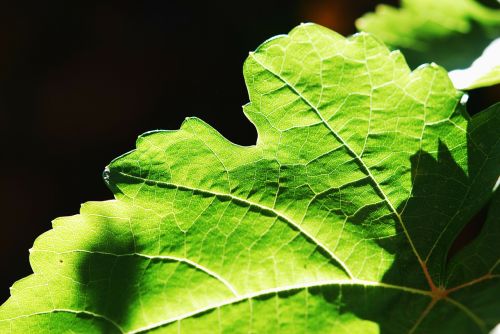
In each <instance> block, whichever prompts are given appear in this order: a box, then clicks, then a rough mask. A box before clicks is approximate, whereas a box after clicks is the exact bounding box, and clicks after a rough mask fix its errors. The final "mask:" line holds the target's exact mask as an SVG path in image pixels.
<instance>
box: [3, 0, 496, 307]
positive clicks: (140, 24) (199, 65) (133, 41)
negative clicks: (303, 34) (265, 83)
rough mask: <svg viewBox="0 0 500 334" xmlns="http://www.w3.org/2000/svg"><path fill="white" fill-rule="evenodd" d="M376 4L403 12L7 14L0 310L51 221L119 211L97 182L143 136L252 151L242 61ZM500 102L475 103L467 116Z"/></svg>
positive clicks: (343, 1)
mask: <svg viewBox="0 0 500 334" xmlns="http://www.w3.org/2000/svg"><path fill="white" fill-rule="evenodd" d="M436 1H438V0H436ZM380 2H384V3H391V4H397V1H396V0H394V1H370V0H356V1H352V0H337V1H335V0H282V1H273V0H265V1H260V0H251V1H234V0H233V1H197V2H195V1H187V0H183V1H172V0H163V1H160V0H155V1H153V0H150V1H124V0H122V1H115V2H103V1H100V2H99V3H92V2H91V1H85V2H83V1H82V2H78V1H67V0H64V1H63V0H56V1H40V2H25V1H2V2H1V3H0V136H1V140H2V142H1V145H2V146H1V149H2V151H1V160H0V161H1V163H0V182H1V183H0V184H1V190H0V213H1V221H0V304H1V303H2V302H3V301H4V300H5V299H6V298H7V297H8V287H9V286H10V285H12V283H13V282H14V281H16V280H18V279H20V278H21V277H24V276H26V275H28V274H29V273H31V269H30V267H29V262H28V249H29V248H30V247H31V246H32V244H33V241H34V240H35V238H36V237H37V236H38V235H39V234H41V233H42V232H44V231H46V230H48V229H50V221H51V220H52V219H54V218H55V217H58V216H64V215H73V214H76V213H78V210H79V206H80V203H82V202H85V201H88V200H104V199H110V198H111V197H112V195H111V192H110V191H109V190H108V189H107V188H106V186H105V184H104V182H103V181H102V179H101V173H102V171H103V169H104V167H105V166H106V164H107V163H108V162H109V161H110V160H112V159H113V158H114V157H116V156H118V155H120V154H122V153H125V152H127V151H129V150H131V149H133V148H134V142H135V138H136V137H137V136H138V135H139V134H141V133H143V132H145V131H148V130H152V129H157V128H162V129H177V128H178V127H179V126H180V124H181V122H182V120H183V119H184V118H185V117H187V116H198V117H200V118H202V119H204V120H205V121H207V122H208V123H209V124H211V125H212V126H214V127H215V128H216V129H218V130H219V131H220V132H221V133H222V134H223V135H224V136H226V137H227V138H229V139H230V140H232V141H234V142H236V143H238V144H243V145H249V144H253V143H255V139H256V132H255V130H254V128H253V126H252V125H251V124H250V123H249V122H248V121H247V120H246V119H245V117H244V116H243V113H242V112H241V106H242V105H243V104H245V103H246V102H247V100H248V97H247V93H246V88H245V85H244V83H243V76H242V64H243V61H244V60H245V58H246V56H247V55H248V51H250V50H253V49H255V48H256V47H257V46H258V45H259V44H260V43H262V42H263V41H264V40H266V39H267V38H269V37H271V36H274V35H277V34H282V33H287V32H288V31H289V30H290V29H292V28H293V27H294V26H296V25H298V24H299V23H301V22H308V21H313V22H316V23H320V24H322V25H325V26H328V27H330V28H333V29H334V30H336V31H338V32H340V33H342V34H344V35H348V34H352V33H354V32H355V28H354V20H355V19H356V18H357V17H359V16H361V15H362V14H363V13H365V12H367V11H371V10H373V9H374V7H375V5H376V4H377V3H380ZM498 92H499V89H498V86H497V87H494V88H489V89H482V90H478V91H476V92H474V94H473V95H472V97H471V100H470V101H471V107H470V108H471V109H472V111H477V110H480V109H481V108H483V107H485V106H488V105H490V104H491V103H492V102H494V101H498V100H499V95H498Z"/></svg>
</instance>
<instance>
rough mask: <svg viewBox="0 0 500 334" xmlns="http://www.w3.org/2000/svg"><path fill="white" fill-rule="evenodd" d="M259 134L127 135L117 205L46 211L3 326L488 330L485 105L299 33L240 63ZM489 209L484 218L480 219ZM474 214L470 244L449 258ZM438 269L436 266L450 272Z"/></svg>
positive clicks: (2, 311)
mask: <svg viewBox="0 0 500 334" xmlns="http://www.w3.org/2000/svg"><path fill="white" fill-rule="evenodd" d="M244 75H245V80H246V84H247V87H248V91H249V95H250V101H251V102H250V103H249V104H247V105H246V106H245V107H244V112H245V114H246V115H247V117H248V118H249V119H250V120H251V121H252V122H253V124H255V126H256V128H257V132H258V141H257V144H256V145H255V146H250V147H242V146H238V145H235V144H232V143H230V142H229V141H227V140H226V139H224V138H223V137H222V136H221V135H220V134H219V133H218V132H217V131H216V130H214V129H213V128H211V127H210V126H209V125H207V124H206V123H204V122H203V121H201V120H199V119H196V118H189V119H187V120H186V121H185V122H184V123H183V124H182V126H181V128H180V130H177V131H154V132H149V133H146V134H144V135H142V136H140V137H139V139H138V141H137V148H136V150H134V151H132V152H130V153H128V154H125V155H123V156H121V157H119V158H117V159H115V160H114V161H112V162H111V163H110V165H109V166H108V167H107V169H106V171H105V173H104V178H105V180H106V182H107V184H108V185H109V187H110V188H111V190H112V191H113V193H114V194H115V197H116V199H115V200H110V201H106V202H90V203H86V204H84V205H83V206H82V208H81V212H80V214H79V215H76V216H72V217H65V218H59V219H56V220H55V221H54V223H53V226H54V228H53V229H52V230H51V231H49V232H47V233H45V234H43V235H42V236H40V237H39V238H38V239H37V241H36V242H35V245H34V247H33V249H32V250H31V254H30V261H31V265H32V267H33V271H34V274H33V275H31V276H29V277H27V278H25V279H23V280H21V281H19V282H17V283H15V285H14V286H13V287H12V296H11V297H10V299H9V300H8V301H7V302H6V303H5V304H3V305H2V306H1V308H0V332H1V333H28V332H36V333H60V332H77V333H93V332H96V333H98V332H103V333H171V332H172V333H179V332H182V333H204V332H205V333H213V332H224V333H249V332H252V333H258V332H266V333H267V332H268V333H274V332H281V333H406V332H412V333H476V332H487V331H488V330H489V329H491V328H493V327H494V326H495V324H496V323H498V322H499V321H500V317H499V314H498V308H499V307H500V305H499V304H500V302H499V300H498V298H497V297H498V295H499V293H500V286H499V284H498V282H499V281H498V278H499V277H500V266H498V263H499V248H498V247H497V246H496V244H497V240H498V237H499V236H500V226H499V225H500V224H499V217H500V215H499V212H498V209H499V208H500V205H499V203H498V202H499V195H498V192H495V191H494V187H495V184H496V181H497V179H498V166H499V163H500V161H499V160H500V141H499V140H498V126H499V125H500V124H499V123H500V118H499V115H500V114H499V111H500V110H498V109H500V106H499V105H497V106H495V107H492V108H491V109H489V110H486V111H484V112H482V113H480V114H478V115H477V116H475V117H474V118H472V119H470V118H469V117H468V116H467V114H466V112H465V111H464V107H463V105H461V104H460V99H461V93H459V92H457V91H456V90H455V88H454V87H453V85H452V83H451V82H450V80H449V78H448V75H447V73H446V71H445V70H444V69H442V68H440V67H438V66H436V65H429V66H425V67H421V68H419V69H417V70H415V71H414V72H411V71H410V69H409V68H408V66H407V65H406V63H405V61H404V59H403V57H402V56H401V54H400V53H399V52H397V51H396V52H389V50H388V49H387V48H386V47H385V46H384V45H383V44H381V43H380V42H379V41H378V40H377V39H375V38H373V37H372V36H370V35H369V34H365V33H362V34H358V35H356V36H353V37H350V38H347V39H346V38H344V37H342V36H340V35H338V34H336V33H334V32H332V31H330V30H328V29H326V28H323V27H320V26H317V25H313V24H307V25H301V26H299V27H297V28H295V29H294V30H293V31H292V32H290V34H289V35H287V36H278V37H276V38H273V39H270V40H269V41H267V42H265V43H264V44H263V45H261V46H260V47H259V48H258V49H257V50H256V51H255V52H253V53H251V54H250V56H249V57H248V59H247V60H246V62H245V65H244ZM488 208H489V209H488ZM480 210H483V211H485V210H486V211H489V214H488V218H487V219H486V222H485V226H484V228H483V230H482V232H481V233H480V235H479V236H478V237H477V238H476V239H475V240H474V241H473V242H472V243H471V244H470V245H468V246H467V247H465V248H463V249H462V250H461V251H460V252H459V253H458V254H456V255H454V256H450V255H449V249H450V247H451V246H452V245H453V243H454V240H455V238H456V236H457V235H458V234H459V233H460V231H461V230H462V228H463V227H464V226H465V225H466V224H467V222H468V221H469V220H470V219H472V218H473V217H474V216H475V215H476V214H477V213H478V212H479V211H480ZM447 257H450V259H449V261H448V260H447Z"/></svg>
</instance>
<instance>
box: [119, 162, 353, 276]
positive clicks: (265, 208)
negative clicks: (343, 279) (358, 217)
mask: <svg viewBox="0 0 500 334" xmlns="http://www.w3.org/2000/svg"><path fill="white" fill-rule="evenodd" d="M115 173H117V174H120V175H122V176H125V177H128V178H132V179H135V180H139V181H142V182H149V183H153V184H157V185H163V186H166V187H173V188H177V189H181V190H186V191H192V192H199V193H202V194H206V195H210V196H214V197H219V198H227V199H231V200H233V201H235V202H240V203H243V204H245V205H246V206H251V207H254V208H258V209H260V210H262V211H264V212H268V213H271V214H273V215H274V216H276V217H277V218H280V219H282V220H283V221H284V222H286V223H287V224H289V225H290V226H292V227H293V228H294V229H296V230H298V231H299V232H300V233H301V234H302V235H303V236H304V237H305V238H306V239H308V240H310V241H312V242H313V243H314V244H315V245H316V246H318V248H320V249H322V250H323V251H325V252H326V253H327V254H328V255H329V256H330V257H331V259H332V260H334V261H335V262H337V264H338V265H339V266H340V267H341V269H342V270H343V271H344V272H345V273H346V274H347V276H349V277H350V278H351V279H355V277H354V275H353V274H352V273H351V271H350V270H349V268H348V267H347V265H346V264H345V263H344V262H343V261H342V260H341V259H339V258H338V257H337V256H336V255H335V254H334V253H333V252H332V251H331V250H330V249H329V248H328V247H326V246H325V245H324V244H323V243H322V242H321V241H319V240H317V239H316V238H315V237H314V236H313V235H311V234H310V233H309V232H308V231H306V230H305V229H304V228H303V227H302V226H301V225H300V224H298V223H296V222H295V221H294V220H293V219H291V218H290V217H288V216H286V215H285V214H284V213H282V212H279V211H277V210H276V209H273V208H271V207H268V206H266V205H263V204H260V203H256V202H253V201H250V200H248V199H244V198H241V197H238V196H235V195H233V194H226V193H221V192H216V191H213V190H207V189H201V188H195V187H190V186H186V185H181V184H176V183H172V182H166V181H159V180H152V179H148V178H144V177H140V176H136V175H131V174H128V173H125V172H121V171H116V172H115Z"/></svg>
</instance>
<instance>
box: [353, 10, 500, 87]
mask: <svg viewBox="0 0 500 334" xmlns="http://www.w3.org/2000/svg"><path fill="white" fill-rule="evenodd" d="M356 26H357V27H358V29H359V30H362V31H367V32H370V33H373V34H375V35H377V36H378V37H379V38H380V39H382V40H383V41H384V42H385V43H386V44H388V45H390V46H392V47H394V48H399V49H401V50H402V51H403V52H404V54H405V57H406V59H407V60H408V62H409V64H410V65H411V66H412V67H416V66H418V65H420V64H423V63H429V62H436V63H438V64H440V65H442V66H444V67H445V68H446V69H448V70H457V69H461V70H466V72H461V73H459V74H455V75H454V76H453V75H452V76H451V77H452V81H453V83H454V84H455V87H456V88H457V89H473V88H478V87H484V86H491V85H494V84H498V83H500V57H498V56H497V55H498V49H497V51H491V53H492V56H491V57H489V58H487V59H483V60H482V61H479V64H478V63H476V64H475V65H473V62H474V61H475V60H476V59H478V58H479V57H480V56H481V53H482V51H483V50H485V48H486V47H488V45H490V49H491V48H492V46H493V44H490V43H492V42H493V41H494V40H495V39H496V38H498V37H499V36H500V9H496V10H495V9H491V8H487V7H484V6H482V5H480V4H479V3H477V2H476V1H474V0H439V1H435V0H402V1H401V8H394V7H391V6H388V5H379V6H377V9H376V11H375V13H368V14H366V15H364V16H363V17H361V18H360V19H358V20H357V21H356ZM497 44H498V43H497ZM495 53H496V55H495Z"/></svg>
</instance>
